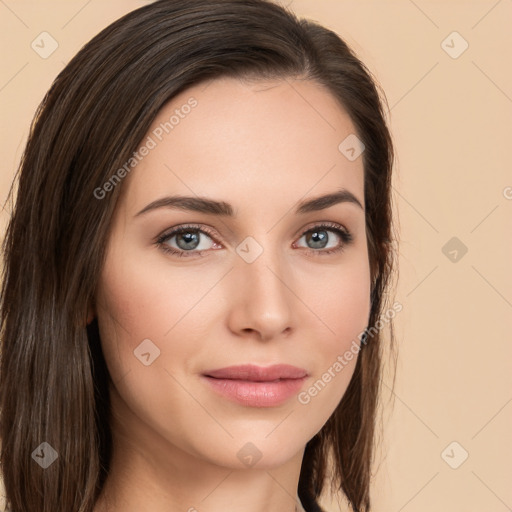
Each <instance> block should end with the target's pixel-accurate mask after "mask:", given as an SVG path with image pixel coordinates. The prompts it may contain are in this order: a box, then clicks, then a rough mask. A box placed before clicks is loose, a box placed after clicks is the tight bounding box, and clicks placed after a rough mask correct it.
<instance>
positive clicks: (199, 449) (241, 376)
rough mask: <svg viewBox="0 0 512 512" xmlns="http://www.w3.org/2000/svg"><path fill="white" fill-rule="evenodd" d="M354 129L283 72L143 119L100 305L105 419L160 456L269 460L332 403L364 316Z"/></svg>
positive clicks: (330, 101) (359, 167) (284, 453)
mask: <svg viewBox="0 0 512 512" xmlns="http://www.w3.org/2000/svg"><path fill="white" fill-rule="evenodd" d="M355 133H356V130H355V128H354V125H353V124H352V122H351V120H350V118H349V117H348V115H347V114H346V113H345V111H344V110H343V109H342V108H341V107H340V105H339V104H338V103H337V102H336V100H335V99H334V97H333V96H332V95H331V94H330V93H329V92H328V91H327V90H326V89H324V88H323V87H322V86H320V85H318V84H316V83H314V82H310V81H296V80H291V79H287V80H276V81H272V82H263V81H257V82H252V83H247V82H245V83H242V82H241V81H239V80H236V79H231V78H225V79H216V80H213V81H211V82H209V83H202V84H199V85H196V86H194V87H192V88H189V89H187V90H186V91H184V92H182V93H181V94H180V95H179V96H176V97H175V98H173V100H172V101H171V102H169V103H168V104H167V105H166V106H165V107H164V108H163V109H162V110H161V111H160V113H159V115H158V117H157V118H156V119H155V120H154V122H153V125H152V127H151V128H150V131H149V132H148V134H147V136H146V137H145V138H144V140H143V142H142V145H141V149H140V150H139V151H138V155H137V158H136V160H137V163H136V165H135V166H134V167H133V169H132V167H131V164H133V163H134V162H131V164H130V165H128V166H127V169H129V170H130V172H127V173H126V174H127V175H126V177H124V181H123V182H122V184H120V185H117V186H122V187H123V193H122V195H121V198H120V202H119V203H118V207H117V209H116V213H115V215H114V218H113V224H112V231H111V235H110V238H109V243H108V250H107V258H106V262H105V265H104V267H103V270H102V275H101V280H100V287H99V290H98V295H97V297H96V304H97V306H96V307H97V310H96V314H97V316H98V323H99V327H100V335H101V340H102V347H103V351H104V355H105V359H106V363H107V366H108V369H109V372H110V375H111V379H112V385H111V386H112V387H111V399H112V407H113V411H114V414H115V416H116V418H118V419H119V422H118V424H119V425H120V426H122V427H120V428H122V429H123V431H124V433H125V435H126V436H128V437H130V436H131V437H132V438H133V439H132V440H134V439H135V438H136V439H137V441H136V442H137V444H138V447H139V448H140V449H141V450H143V451H146V452H147V453H150V454H152V455H151V456H152V457H153V458H155V459H157V458H158V457H162V458H163V457H164V456H165V457H167V456H168V455H169V454H170V453H178V452H179V453H181V454H185V455H187V456H192V457H193V458H194V459H195V460H202V461H205V462H209V463H213V464H216V465H220V466H224V467H229V468H240V467H243V465H244V464H246V465H252V464H258V467H262V468H264V467H267V468H270V467H275V466H277V465H279V464H283V463H284V462H285V461H287V460H289V459H291V458H292V457H294V456H296V455H297V454H299V453H302V450H303V449H304V446H305V444H306V443H307V442H308V441H309V440H310V439H311V438H312V437H313V436H314V435H315V434H316V433H317V432H318V431H319V430H320V429H321V427H322V426H323V425H324V423H325V422H326V421H327V420H328V418H329V417H330V416H331V414H332V413H333V411H334V409H335V408H336V406H337V405H338V403H339V402H340V400H341V398H342V396H343V394H344V392H345V390H346V388H347V386H348V383H349V381H350V378H351V377H352V374H353V371H354V367H355V364H356V360H357V352H358V351H357V349H356V348H355V347H356V346H357V345H358V344H359V337H358V336H359V335H360V333H361V332H362V331H363V330H364V329H365V327H366V326H367V324H368V317H369V312H370V270H369V261H368V247H367V242H366V231H365V213H364V206H365V205H364V179H363V178H364V174H363V163H362V156H360V157H359V158H356V159H353V158H352V159H349V158H347V157H346V156H345V154H343V153H342V152H341V151H340V149H338V146H339V145H340V143H341V142H342V141H343V140H344V139H345V138H346V137H348V136H349V135H352V136H353V135H354V134H355ZM144 145H145V147H146V149H145V150H144V149H143V148H142V146H144ZM340 192H342V193H340ZM332 194H336V196H332V197H331V199H332V198H334V199H333V200H324V201H317V202H313V203H310V201H311V200H313V199H317V198H319V197H320V196H330V195H332ZM178 196H188V197H189V199H183V198H182V199H179V198H178ZM306 203H309V206H308V205H307V204H306ZM358 203H360V204H358ZM177 230H182V231H181V232H179V231H178V232H177ZM349 353H351V354H352V357H350V355H349Z"/></svg>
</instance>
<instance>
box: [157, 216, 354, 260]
mask: <svg viewBox="0 0 512 512" xmlns="http://www.w3.org/2000/svg"><path fill="white" fill-rule="evenodd" d="M329 233H330V234H329ZM333 234H334V235H333ZM203 238H206V239H209V240H210V241H213V243H208V242H206V243H203V242H204V241H203V240H202V239H203ZM302 239H305V242H306V244H308V245H309V247H306V248H305V249H306V250H307V252H308V253H312V254H314V255H327V254H333V253H337V252H341V251H342V250H343V249H344V248H345V247H346V246H347V245H349V244H350V243H352V241H353V236H352V234H351V233H350V232H349V231H348V230H347V229H345V228H344V227H342V226H341V225H339V224H335V223H323V224H319V225H317V226H314V227H313V228H311V229H308V230H307V231H305V232H304V234H303V235H302V236H301V238H300V239H299V242H300V240H302ZM333 243H334V245H332V244H333ZM156 244H157V245H158V246H159V247H160V248H161V249H162V250H163V251H164V252H166V253H169V254H172V255H174V256H179V257H192V256H202V253H203V252H206V251H208V250H209V249H212V248H222V245H220V244H218V243H217V242H216V241H215V238H214V236H213V233H212V232H211V231H210V230H209V229H207V228H206V227H204V226H202V227H201V226H196V225H184V226H179V227H177V228H174V229H172V230H171V231H169V232H166V233H164V234H162V235H161V236H159V237H158V239H157V240H156ZM294 246H296V245H295V244H294Z"/></svg>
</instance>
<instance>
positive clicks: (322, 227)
mask: <svg viewBox="0 0 512 512" xmlns="http://www.w3.org/2000/svg"><path fill="white" fill-rule="evenodd" d="M329 233H334V236H333V235H332V234H331V235H329ZM302 239H305V242H306V244H308V245H309V247H306V249H308V252H309V253H312V254H314V255H315V256H316V255H327V254H333V253H337V252H341V251H342V250H343V249H345V247H346V246H347V245H349V244H350V243H352V241H353V236H352V234H351V233H350V232H349V231H348V230H347V229H345V228H344V227H342V226H340V225H339V224H335V223H330V222H328V223H324V224H319V225H317V226H314V227H313V228H311V229H308V230H307V231H306V232H305V233H304V234H303V235H302V236H301V238H300V239H299V241H300V240H302Z"/></svg>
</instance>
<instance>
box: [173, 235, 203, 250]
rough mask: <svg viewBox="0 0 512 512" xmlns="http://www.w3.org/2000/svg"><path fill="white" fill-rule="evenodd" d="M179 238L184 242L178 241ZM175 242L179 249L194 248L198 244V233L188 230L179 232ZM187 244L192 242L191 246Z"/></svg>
mask: <svg viewBox="0 0 512 512" xmlns="http://www.w3.org/2000/svg"><path fill="white" fill-rule="evenodd" d="M181 240H185V243H184V244H182V243H180V241H181ZM176 242H177V244H178V246H179V247H180V249H195V248H196V247H197V246H198V245H199V236H198V233H193V232H190V231H188V232H185V233H179V234H178V236H177V237H176ZM194 242H195V243H194ZM189 244H192V246H191V245H189Z"/></svg>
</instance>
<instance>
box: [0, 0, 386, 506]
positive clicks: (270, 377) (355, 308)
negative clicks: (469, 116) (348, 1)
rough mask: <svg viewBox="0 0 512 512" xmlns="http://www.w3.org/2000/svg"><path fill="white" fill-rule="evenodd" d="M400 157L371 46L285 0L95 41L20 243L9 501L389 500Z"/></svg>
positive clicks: (159, 22)
mask: <svg viewBox="0 0 512 512" xmlns="http://www.w3.org/2000/svg"><path fill="white" fill-rule="evenodd" d="M392 161H393V149H392V142H391V136H390V134H389V131H388V128H387V126H386V122H385V118H384V109H383V106H382V103H381V100H380V98H379V94H378V89H377V86H376V84H375V82H374V80H373V79H372V77H371V75H370V73H369V72H368V70H367V69H366V68H365V66H364V65H363V64H362V63H361V62H360V61H359V60H358V59H357V58H356V56H355V55H354V53H353V52H352V51H351V50H350V49H349V48H348V47H347V45H346V44H345V43H344V42H343V41H342V40H341V39H340V38H339V37H338V36H337V35H336V34H334V33H333V32H331V31H329V30H327V29H325V28H323V27H321V26H319V25H317V24H314V23H312V22H309V21H305V20H298V19H297V18H296V17H295V16H294V15H293V14H292V13H290V12H288V11H286V10H285V9H283V8H281V7H279V6H277V5H275V4H273V3H271V2H267V1H264V0H249V1H246V0H244V1H241V0H214V1H206V0H187V1H183V2H177V1H171V0H160V1H157V2H155V3H153V4H151V5H148V6H145V7H143V8H140V9H137V10H136V11H133V12H131V13H129V14H128V15H126V16H124V17H123V18H121V19H120V20H118V21H116V22H115V23H113V24H112V25H110V26H109V27H107V28H106V29H104V30H103V31H102V32H101V33H100V34H98V35H97V36H96V37H95V38H94V39H92V40H91V41H90V42H89V43H88V44H87V45H86V46H85V47H84V48H82V50H81V51H80V52H79V53H78V54H77V55H76V57H75V58H74V59H73V60H72V61H71V62H70V63H69V64H68V65H67V66H66V68H65V69H64V70H63V71H62V72H61V73H60V75H59V76H58V77H57V79H56V80H55V82H54V84H53V85H52V87H51V89H50V90H49V92H48V94H47V95H46V97H45V98H44V100H43V102H42V104H41V106H40V108H39V110H38V112H37V115H36V118H35V121H34V123H33V127H32V130H31V134H30V137H29V140H28V143H27V147H26V150H25V153H24V156H23V159H22V162H21V166H20V171H19V184H18V192H17V200H16V206H15V209H14V211H13V215H12V219H11V221H10V224H9V227H8V231H7V236H6V239H5V244H4V250H5V270H4V280H3V293H2V305H1V321H2V362H1V374H0V385H1V391H0V407H1V411H2V416H1V422H0V437H1V439H2V459H1V461H2V468H3V478H4V484H5V489H6V498H7V501H8V504H9V507H10V509H11V510H12V511H15V512H18V511H20V512H21V511H24V512H25V511H27V512H28V511H30V512H36V511H37V512H43V511H50V510H51V511H52V512H55V511H59V512H69V511H80V512H86V511H87V512H89V511H94V512H107V511H123V512H129V511H131V510H147V511H151V512H160V511H163V510H166V511H175V510H176V511H177V510H189V511H194V510H198V511H203V510H204V511H215V510H221V509H222V510H230V511H239V510H240V511H241V510H244V511H246V512H247V511H249V512H250V511H254V512H257V511H263V510H265V511H271V512H273V511H285V512H286V511H290V512H291V511H293V510H299V511H300V510H306V511H308V512H309V511H314V510H321V509H320V507H319V505H318V503H317V498H318V497H319V495H320V493H321V492H322V490H323V489H324V486H325V485H327V484H332V485H333V486H335V487H336V488H338V489H339V490H341V491H342V492H343V493H344V494H345V496H346V497H347V501H348V503H349V504H350V506H351V508H352V509H353V510H356V511H368V510H370V476H371V463H372V454H373V444H374V423H375V414H376V406H377V397H378V391H379V380H380V360H381V341H380V332H379V331H380V325H381V324H382V321H381V320H380V317H381V316H382V315H383V314H384V310H385V307H386V304H385V298H386V296H385V292H386V290H387V288H388V286H389V283H390V276H391V272H392V269H393V251H392V243H393V238H392V216H391V198H390V189H391V169H392ZM391 334H392V331H391ZM391 339H392V336H391ZM331 467H333V468H334V473H333V474H332V475H331V473H330V470H331Z"/></svg>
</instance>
